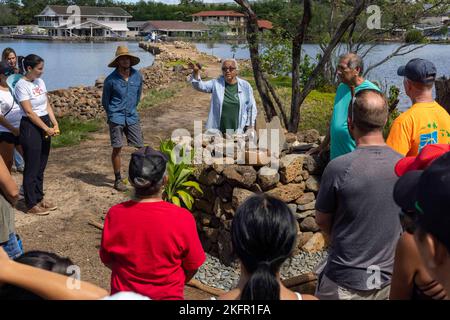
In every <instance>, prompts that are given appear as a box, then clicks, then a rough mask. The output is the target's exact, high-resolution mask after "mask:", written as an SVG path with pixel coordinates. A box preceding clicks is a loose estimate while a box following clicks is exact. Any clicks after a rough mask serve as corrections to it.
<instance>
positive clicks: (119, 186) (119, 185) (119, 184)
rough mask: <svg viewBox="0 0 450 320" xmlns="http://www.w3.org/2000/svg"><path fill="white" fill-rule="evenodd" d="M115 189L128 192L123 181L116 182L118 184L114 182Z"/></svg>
mask: <svg viewBox="0 0 450 320" xmlns="http://www.w3.org/2000/svg"><path fill="white" fill-rule="evenodd" d="M114 189H116V190H117V191H120V192H124V191H127V190H128V188H127V186H126V185H125V183H123V181H122V179H119V180H116V182H114Z"/></svg>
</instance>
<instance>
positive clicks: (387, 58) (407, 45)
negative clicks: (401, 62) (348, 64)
mask: <svg viewBox="0 0 450 320" xmlns="http://www.w3.org/2000/svg"><path fill="white" fill-rule="evenodd" d="M412 45H414V44H411V43H405V44H403V45H401V46H399V47H398V48H397V49H396V50H395V51H394V52H392V53H391V54H390V55H388V56H386V57H385V58H384V59H383V60H381V61H379V62H377V63H374V64H373V65H371V66H370V67H368V68H367V69H366V71H365V72H364V77H365V76H366V75H368V74H369V72H370V71H372V70H373V69H375V68H377V67H379V66H380V65H382V64H383V63H386V62H387V61H389V60H390V59H392V58H393V57H399V56H404V55H407V54H408V53H411V52H413V51H416V50H418V49H420V48H423V47H425V46H426V45H427V43H425V44H422V45H419V46H417V47H414V48H412V49H411V50H407V51H405V52H400V51H401V50H402V49H404V48H407V47H409V46H412Z"/></svg>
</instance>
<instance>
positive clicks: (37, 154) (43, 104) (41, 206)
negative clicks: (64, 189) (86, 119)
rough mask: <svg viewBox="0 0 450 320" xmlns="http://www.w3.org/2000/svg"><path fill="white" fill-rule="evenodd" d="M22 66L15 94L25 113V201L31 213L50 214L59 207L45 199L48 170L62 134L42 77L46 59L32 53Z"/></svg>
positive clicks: (22, 136)
mask: <svg viewBox="0 0 450 320" xmlns="http://www.w3.org/2000/svg"><path fill="white" fill-rule="evenodd" d="M19 67H21V68H22V69H23V71H24V73H23V74H24V75H25V76H24V77H23V78H22V79H20V80H19V81H18V82H17V83H16V85H15V87H14V95H15V97H16V100H17V101H18V102H19V103H20V106H21V108H22V116H23V117H22V120H21V121H20V138H19V141H20V144H21V145H22V148H23V154H24V160H25V170H24V173H23V188H24V196H25V204H26V206H27V209H28V210H27V213H31V214H37V215H47V214H49V212H50V211H53V210H56V209H57V207H56V206H55V205H53V204H52V203H50V202H49V201H48V200H46V199H44V171H45V167H46V166H47V161H48V156H49V154H50V145H51V137H53V136H55V135H58V134H59V127H58V122H57V121H56V118H55V115H54V113H53V109H52V107H51V105H50V103H49V101H48V97H47V88H46V86H45V83H44V81H43V80H42V79H41V78H40V77H41V76H42V74H43V72H44V59H42V58H41V57H39V56H37V55H35V54H30V55H28V56H26V57H25V59H23V61H22V66H19Z"/></svg>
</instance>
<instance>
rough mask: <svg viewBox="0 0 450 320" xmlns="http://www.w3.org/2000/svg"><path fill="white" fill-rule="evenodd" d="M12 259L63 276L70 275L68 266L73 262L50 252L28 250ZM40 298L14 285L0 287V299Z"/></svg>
mask: <svg viewBox="0 0 450 320" xmlns="http://www.w3.org/2000/svg"><path fill="white" fill-rule="evenodd" d="M14 260H15V261H16V262H18V263H21V264H26V265H28V266H32V267H36V268H39V269H43V270H47V271H51V272H55V273H58V274H62V275H65V276H70V275H72V272H71V268H70V267H71V266H73V262H72V261H71V260H70V259H69V258H62V257H60V256H58V255H57V254H54V253H51V252H43V251H30V252H27V253H25V254H23V255H21V256H20V257H18V258H16V259H14ZM41 299H42V298H41V297H39V296H38V295H36V294H34V293H32V292H30V291H28V290H25V289H22V288H20V287H16V286H14V285H10V284H6V285H4V286H1V287H0V300H41Z"/></svg>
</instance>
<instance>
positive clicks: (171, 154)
mask: <svg viewBox="0 0 450 320" xmlns="http://www.w3.org/2000/svg"><path fill="white" fill-rule="evenodd" d="M159 149H160V151H161V152H163V153H164V154H165V155H167V157H168V159H169V161H168V163H167V173H168V182H167V184H166V186H165V188H164V199H165V200H166V201H169V202H171V203H173V204H175V205H177V206H179V207H183V206H184V207H186V208H187V209H188V210H192V205H193V204H194V197H193V196H192V191H193V189H195V190H197V191H198V192H200V193H201V194H203V191H202V189H201V188H200V185H199V184H198V182H195V181H192V180H190V177H191V176H192V174H193V172H194V167H193V165H192V164H191V163H192V159H193V157H194V152H193V150H191V151H190V152H188V150H187V148H186V146H182V147H180V146H177V144H176V143H175V142H173V141H172V140H170V139H168V140H162V141H161V143H160V146H159Z"/></svg>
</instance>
